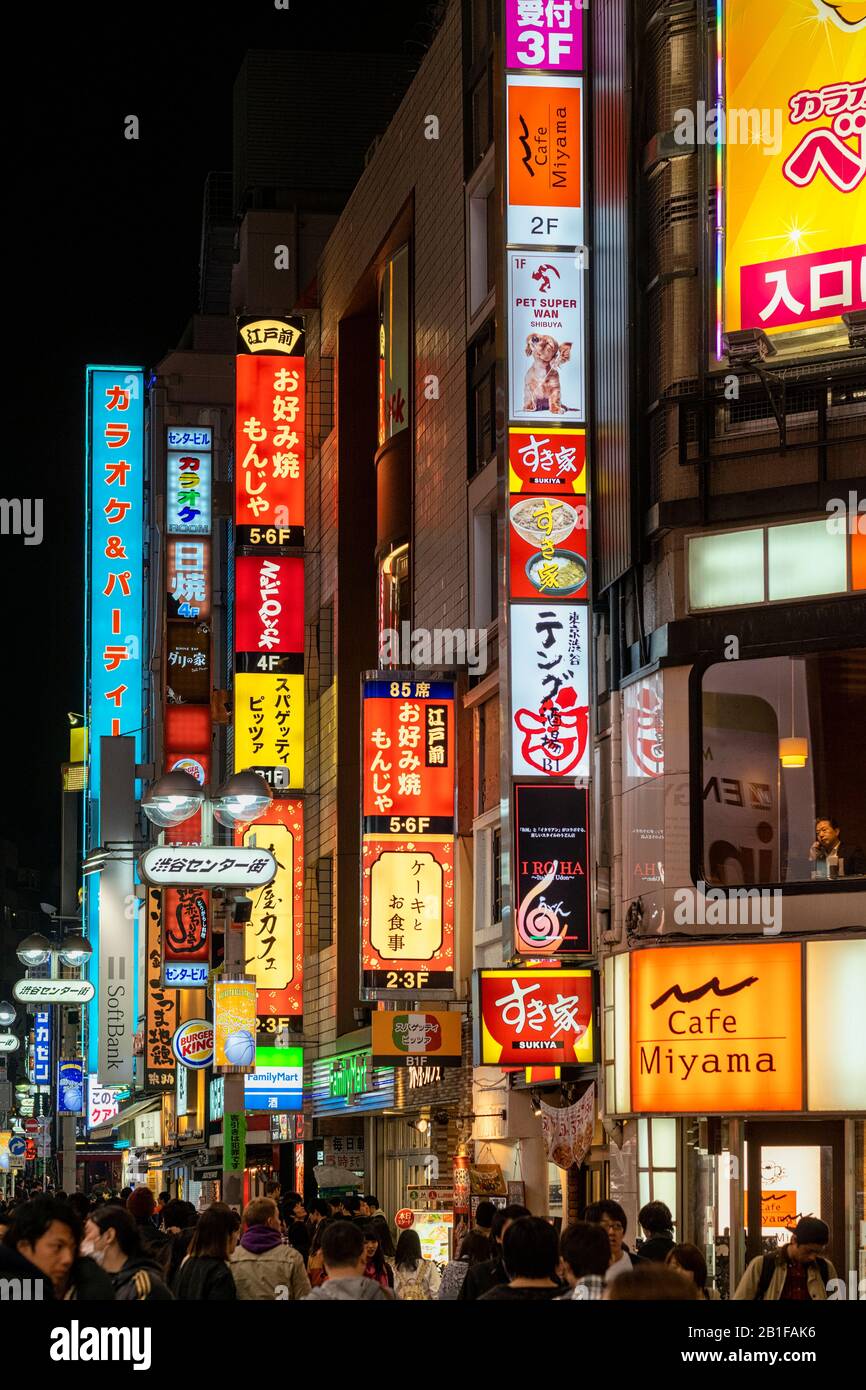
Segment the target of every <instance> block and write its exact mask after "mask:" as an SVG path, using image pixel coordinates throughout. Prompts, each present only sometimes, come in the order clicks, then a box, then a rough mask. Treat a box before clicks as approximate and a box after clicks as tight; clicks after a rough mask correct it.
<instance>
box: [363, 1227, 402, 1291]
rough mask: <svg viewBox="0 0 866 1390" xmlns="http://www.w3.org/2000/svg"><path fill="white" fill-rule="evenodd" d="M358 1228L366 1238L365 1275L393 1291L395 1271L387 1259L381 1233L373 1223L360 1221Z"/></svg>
mask: <svg viewBox="0 0 866 1390" xmlns="http://www.w3.org/2000/svg"><path fill="white" fill-rule="evenodd" d="M357 1224H358V1228H359V1230H360V1232H361V1235H362V1236H363V1237H364V1258H365V1260H366V1264H365V1266H364V1273H365V1274H366V1276H367V1278H368V1279H375V1281H376V1283H377V1284H381V1286H382V1288H383V1289H393V1287H394V1270H393V1268H392V1266H391V1265H390V1264H389V1263H388V1261H387V1260H386V1259H385V1255H384V1252H383V1250H382V1242H381V1240H380V1239H379V1231H378V1228H377V1227H376V1225H375V1223H374V1222H373V1221H359V1222H358V1223H357Z"/></svg>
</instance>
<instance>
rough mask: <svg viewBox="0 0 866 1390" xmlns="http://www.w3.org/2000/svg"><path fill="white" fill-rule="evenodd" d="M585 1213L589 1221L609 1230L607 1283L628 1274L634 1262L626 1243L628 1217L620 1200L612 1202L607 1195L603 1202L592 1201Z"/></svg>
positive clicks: (605, 1277)
mask: <svg viewBox="0 0 866 1390" xmlns="http://www.w3.org/2000/svg"><path fill="white" fill-rule="evenodd" d="M584 1215H585V1216H586V1219H587V1221H592V1222H593V1223H594V1224H595V1225H597V1226H603V1227H604V1229H605V1231H606V1232H607V1237H608V1240H609V1241H610V1264H609V1265H608V1267H607V1274H606V1275H605V1276H604V1279H605V1283H606V1284H610V1283H611V1282H612V1281H613V1280H614V1279H618V1278H619V1276H620V1275H621V1274H627V1273H628V1272H629V1270H630V1269H631V1267H632V1265H633V1263H634V1262H633V1260H632V1257H631V1251H630V1250H629V1248H628V1246H627V1245H626V1244H625V1243H624V1237H625V1233H626V1230H627V1229H628V1217H627V1216H626V1214H625V1212H624V1210H623V1208H622V1207H621V1206H620V1204H619V1202H612V1201H611V1200H610V1199H609V1198H607V1197H606V1198H604V1200H603V1201H601V1202H592V1203H591V1204H590V1205H589V1206H588V1207H587V1209H586V1211H585V1213H584Z"/></svg>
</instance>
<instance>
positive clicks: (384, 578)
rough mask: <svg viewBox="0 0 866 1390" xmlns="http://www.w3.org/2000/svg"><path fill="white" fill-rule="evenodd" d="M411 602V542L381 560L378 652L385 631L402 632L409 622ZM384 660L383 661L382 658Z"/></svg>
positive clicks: (399, 546)
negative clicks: (404, 623) (403, 626)
mask: <svg viewBox="0 0 866 1390" xmlns="http://www.w3.org/2000/svg"><path fill="white" fill-rule="evenodd" d="M411 617H412V602H411V593H410V589H409V543H408V541H407V542H405V543H404V544H403V545H397V546H394V547H393V548H392V549H391V550H390V551H389V552H388V554H387V555H385V556H384V557H383V558H382V559H381V560H380V561H379V651H380V653H381V652H382V650H383V644H382V638H383V634H384V633H386V632H396V633H397V634H398V635H399V633H400V631H401V628H400V624H401V623H402V622H407V623H408V622H410V621H411ZM380 659H381V658H380Z"/></svg>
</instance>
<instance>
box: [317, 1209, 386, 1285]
mask: <svg viewBox="0 0 866 1390" xmlns="http://www.w3.org/2000/svg"><path fill="white" fill-rule="evenodd" d="M320 1229H321V1230H322V1237H321V1248H322V1257H323V1259H324V1263H325V1271H326V1276H327V1277H326V1279H325V1282H324V1283H322V1284H320V1285H319V1286H318V1288H315V1289H313V1290H312V1292H311V1293H308V1294H307V1296H306V1302H308V1303H313V1302H315V1303H324V1302H337V1301H340V1302H343V1301H346V1300H353V1301H355V1302H363V1303H374V1302H380V1301H382V1300H383V1299H393V1297H394V1294H393V1293H392V1291H391V1290H390V1289H389V1288H383V1286H382V1285H381V1284H380V1283H378V1282H377V1281H376V1280H375V1279H368V1278H367V1277H366V1275H365V1273H364V1271H365V1268H366V1264H367V1254H366V1251H367V1242H366V1241H365V1238H364V1233H363V1231H362V1230H361V1228H360V1227H359V1226H358V1224H357V1223H356V1222H354V1221H330V1222H328V1223H327V1224H325V1223H324V1222H323V1223H322V1226H321V1227H320Z"/></svg>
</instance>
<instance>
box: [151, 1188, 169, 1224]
mask: <svg viewBox="0 0 866 1390" xmlns="http://www.w3.org/2000/svg"><path fill="white" fill-rule="evenodd" d="M170 1201H171V1193H170V1192H160V1194H159V1196H158V1197H157V1199H156V1209H155V1211H154V1213H153V1214H154V1217H155V1218H156V1220H157V1221H158V1222H159V1224H160V1225H161V1224H162V1221H161V1217H162V1213H163V1211H164V1209H165V1207H166V1206H167V1205H168V1203H169V1202H170Z"/></svg>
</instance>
